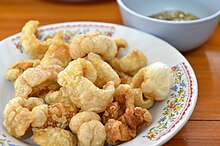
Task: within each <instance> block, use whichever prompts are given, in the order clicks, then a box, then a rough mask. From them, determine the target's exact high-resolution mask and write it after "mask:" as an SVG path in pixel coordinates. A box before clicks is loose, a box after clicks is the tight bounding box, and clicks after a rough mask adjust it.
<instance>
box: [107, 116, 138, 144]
mask: <svg viewBox="0 0 220 146" xmlns="http://www.w3.org/2000/svg"><path fill="white" fill-rule="evenodd" d="M105 131H106V142H107V143H108V144H111V145H116V144H119V143H121V142H124V141H128V140H131V139H132V138H134V137H135V136H136V133H135V132H134V131H131V130H130V129H129V128H128V126H127V125H125V124H123V123H122V122H121V121H118V120H115V119H110V120H108V122H107V123H106V124H105Z"/></svg>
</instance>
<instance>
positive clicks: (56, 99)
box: [44, 87, 73, 104]
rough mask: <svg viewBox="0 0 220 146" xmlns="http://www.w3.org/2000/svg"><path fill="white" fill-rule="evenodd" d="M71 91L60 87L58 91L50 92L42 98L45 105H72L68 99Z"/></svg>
mask: <svg viewBox="0 0 220 146" xmlns="http://www.w3.org/2000/svg"><path fill="white" fill-rule="evenodd" d="M71 95H72V90H70V88H66V87H61V88H60V90H58V91H50V92H49V93H48V94H47V95H46V96H45V98H44V100H45V102H46V103H47V104H55V103H67V104H73V102H72V101H71V99H70V96H71Z"/></svg>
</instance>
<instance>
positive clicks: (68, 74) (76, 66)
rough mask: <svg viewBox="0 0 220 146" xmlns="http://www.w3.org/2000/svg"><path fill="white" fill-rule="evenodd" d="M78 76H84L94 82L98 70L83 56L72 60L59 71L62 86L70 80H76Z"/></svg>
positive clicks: (59, 80) (59, 81)
mask: <svg viewBox="0 0 220 146" xmlns="http://www.w3.org/2000/svg"><path fill="white" fill-rule="evenodd" d="M78 76H84V77H86V78H87V79H89V80H90V81H91V82H92V83H94V82H95V80H96V78H97V71H96V69H95V67H94V66H93V64H92V63H91V62H90V61H87V60H85V59H83V58H78V59H77V60H73V61H71V62H70V63H69V64H68V66H67V67H66V68H65V69H64V70H63V71H62V72H60V73H59V75H58V83H59V84H60V85H61V86H66V85H67V82H68V81H69V80H74V79H75V78H76V77H78Z"/></svg>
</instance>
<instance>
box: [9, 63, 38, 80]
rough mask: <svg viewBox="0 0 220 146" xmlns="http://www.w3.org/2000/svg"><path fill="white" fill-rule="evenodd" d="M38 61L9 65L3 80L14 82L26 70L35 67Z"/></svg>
mask: <svg viewBox="0 0 220 146" xmlns="http://www.w3.org/2000/svg"><path fill="white" fill-rule="evenodd" d="M39 64H40V60H38V59H36V60H19V61H17V62H16V63H15V64H13V65H11V66H10V67H9V68H8V70H7V71H6V73H5V78H6V79H7V80H9V81H12V82H14V81H15V80H16V79H17V78H18V77H19V76H20V75H21V74H22V73H23V72H24V71H25V70H26V69H28V68H32V67H36V66H37V65H39Z"/></svg>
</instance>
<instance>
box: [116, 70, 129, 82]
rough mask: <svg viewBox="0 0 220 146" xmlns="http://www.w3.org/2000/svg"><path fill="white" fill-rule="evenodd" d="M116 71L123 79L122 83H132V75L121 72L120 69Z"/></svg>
mask: <svg viewBox="0 0 220 146" xmlns="http://www.w3.org/2000/svg"><path fill="white" fill-rule="evenodd" d="M116 72H117V73H118V75H119V77H120V79H121V84H130V83H131V81H132V76H130V75H127V74H126V73H124V72H120V71H117V70H116Z"/></svg>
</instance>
